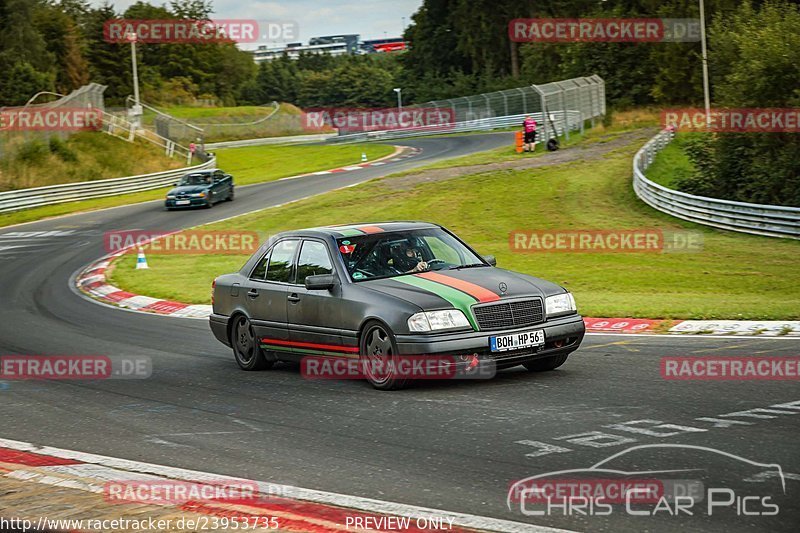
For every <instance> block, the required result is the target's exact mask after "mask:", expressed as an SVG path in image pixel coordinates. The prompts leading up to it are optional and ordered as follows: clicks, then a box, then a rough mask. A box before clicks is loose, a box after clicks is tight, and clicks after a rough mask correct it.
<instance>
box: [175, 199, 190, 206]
mask: <svg viewBox="0 0 800 533" xmlns="http://www.w3.org/2000/svg"><path fill="white" fill-rule="evenodd" d="M190 203H192V201H191V200H177V201H176V202H175V205H189V204H190Z"/></svg>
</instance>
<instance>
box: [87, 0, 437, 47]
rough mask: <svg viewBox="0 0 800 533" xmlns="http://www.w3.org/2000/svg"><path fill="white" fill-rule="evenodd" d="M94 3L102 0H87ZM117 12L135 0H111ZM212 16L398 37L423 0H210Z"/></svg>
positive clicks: (307, 30) (309, 31)
mask: <svg viewBox="0 0 800 533" xmlns="http://www.w3.org/2000/svg"><path fill="white" fill-rule="evenodd" d="M90 2H91V4H93V5H95V6H97V5H100V4H102V3H103V2H104V0H90ZM110 3H111V5H113V6H114V7H115V8H116V10H117V11H118V12H122V11H124V10H125V9H126V8H127V7H128V6H129V5H131V4H134V3H136V0H111V1H110ZM149 3H150V4H153V5H162V4H168V0H150V1H149ZM213 5H214V18H219V19H236V18H242V19H255V20H282V21H283V20H290V21H295V22H297V24H298V26H299V29H300V39H299V40H300V41H303V42H304V43H307V42H308V39H309V37H316V36H321V35H338V34H342V33H358V34H360V35H361V38H362V39H382V38H383V37H384V36H387V37H397V36H399V35H400V33H401V31H402V29H403V20H402V18H403V17H405V19H406V24H408V22H409V19H410V17H411V15H412V14H413V13H414V12H415V11H416V10H417V9H419V7H420V6H421V5H422V0H284V1H282V2H276V1H274V0H213Z"/></svg>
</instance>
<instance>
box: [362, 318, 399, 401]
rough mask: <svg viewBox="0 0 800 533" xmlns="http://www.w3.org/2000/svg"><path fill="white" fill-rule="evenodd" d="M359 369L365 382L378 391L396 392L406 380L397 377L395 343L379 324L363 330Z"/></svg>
mask: <svg viewBox="0 0 800 533" xmlns="http://www.w3.org/2000/svg"><path fill="white" fill-rule="evenodd" d="M359 344H360V350H359V353H360V356H359V357H360V360H361V367H362V369H363V370H364V375H365V376H366V378H367V381H369V382H370V384H371V385H372V386H373V387H375V388H376V389H378V390H397V389H402V388H403V387H405V386H406V383H407V380H406V379H403V378H402V377H400V376H399V375H398V369H397V362H398V354H397V343H396V342H395V340H394V334H393V333H392V331H391V330H390V329H389V328H388V327H386V326H384V325H383V324H381V323H379V322H370V323H369V324H367V326H366V327H365V328H364V332H363V333H362V335H361V341H360V343H359Z"/></svg>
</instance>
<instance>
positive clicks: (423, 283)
mask: <svg viewBox="0 0 800 533" xmlns="http://www.w3.org/2000/svg"><path fill="white" fill-rule="evenodd" d="M392 281H399V282H400V283H405V284H406V285H412V286H414V287H417V288H419V289H424V290H426V291H428V292H432V293H433V294H435V295H436V296H439V297H440V298H444V299H445V300H447V301H448V302H450V303H451V304H452V305H453V307H455V308H456V309H458V310H459V311H461V312H462V313H464V316H466V317H467V320H469V323H470V325H472V329H474V330H475V331H478V324H476V323H475V317H473V316H472V309H471V307H472V304H474V303H475V302H477V301H478V300H477V299H475V298H473V297H472V296H470V295H469V294H466V293H463V292H461V291H459V290H458V289H454V288H452V287H448V286H447V285H442V284H441V283H437V282H435V281H430V280H427V279H424V278H418V277H416V276H400V277H397V278H392Z"/></svg>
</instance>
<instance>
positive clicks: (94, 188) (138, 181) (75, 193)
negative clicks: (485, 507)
mask: <svg viewBox="0 0 800 533" xmlns="http://www.w3.org/2000/svg"><path fill="white" fill-rule="evenodd" d="M216 163H217V160H216V158H211V159H210V160H209V161H207V162H205V163H203V164H201V165H196V166H193V167H185V168H178V169H175V170H167V171H165V172H156V173H154V174H142V175H140V176H128V177H125V178H113V179H107V180H97V181H85V182H81V183H64V184H62V185H49V186H47V187H36V188H33V189H20V190H17V191H7V192H0V213H7V212H11V211H18V210H20V209H27V208H30V207H40V206H43V205H52V204H61V203H65V202H76V201H78V200H87V199H89V198H101V197H103V196H114V195H117V194H127V193H132V192H139V191H147V190H151V189H159V188H161V187H166V186H169V185H172V184H173V183H174V182H175V181H176V180H177V179H179V178H180V177H181V176H183V175H184V174H187V173H189V172H191V171H194V170H202V169H206V168H214V167H215V166H216Z"/></svg>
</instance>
